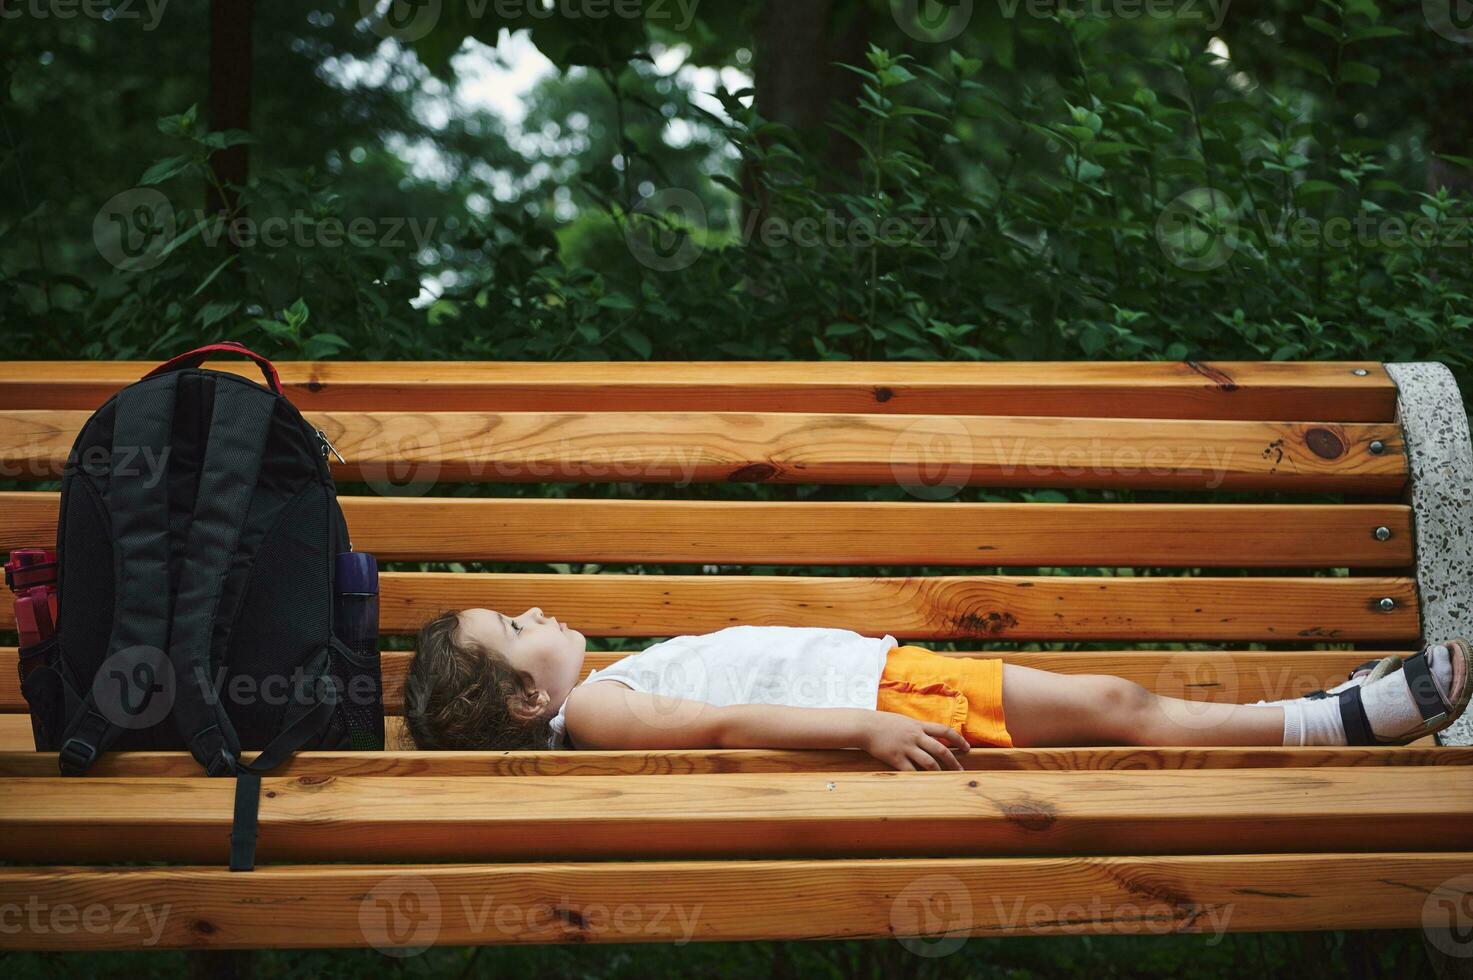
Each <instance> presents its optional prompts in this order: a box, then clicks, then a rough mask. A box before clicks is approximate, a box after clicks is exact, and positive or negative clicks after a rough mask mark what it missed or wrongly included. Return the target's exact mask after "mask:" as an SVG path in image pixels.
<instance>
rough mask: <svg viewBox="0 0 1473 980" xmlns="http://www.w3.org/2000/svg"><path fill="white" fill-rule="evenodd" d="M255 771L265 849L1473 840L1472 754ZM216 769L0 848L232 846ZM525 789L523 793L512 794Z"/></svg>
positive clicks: (1018, 847) (39, 801)
mask: <svg viewBox="0 0 1473 980" xmlns="http://www.w3.org/2000/svg"><path fill="white" fill-rule="evenodd" d="M404 785H405V784H404V783H403V782H402V781H401V780H398V779H396V778H393V777H377V776H343V777H328V778H318V777H295V778H293V777H274V776H267V777H264V778H263V779H262V784H261V801H260V837H259V841H258V846H257V854H258V860H260V861H261V862H263V863H272V862H299V861H318V862H321V861H350V862H351V861H357V862H363V861H375V860H380V859H382V858H383V857H384V855H386V854H392V855H393V856H394V858H395V859H396V860H400V861H518V860H537V861H549V860H585V859H590V860H591V859H602V858H609V857H619V856H628V855H633V854H637V855H639V856H640V857H641V858H644V859H658V858H743V857H747V858H755V857H785V858H799V857H921V856H927V855H931V856H935V855H945V856H948V857H966V856H989V855H1002V854H1035V855H1039V854H1073V855H1080V854H1137V853H1151V854H1173V853H1175V854H1190V853H1201V852H1203V851H1211V852H1213V853H1268V852H1292V851H1340V850H1344V851H1349V850H1353V849H1354V848H1356V847H1358V846H1364V845H1365V844H1366V842H1367V841H1375V842H1376V845H1377V846H1379V847H1383V848H1387V849H1394V850H1403V851H1438V850H1468V849H1470V848H1473V825H1470V824H1469V822H1468V821H1467V820H1466V819H1465V817H1466V815H1467V813H1468V812H1469V810H1470V808H1473V779H1470V778H1469V776H1468V773H1467V772H1466V771H1464V770H1463V769H1462V768H1461V767H1455V766H1436V767H1421V768H1410V767H1398V766H1384V767H1361V768H1317V769H1246V770H1238V771H1220V770H1139V771H1131V772H1096V771H1090V770H1071V771H1057V772H1006V771H999V772H991V773H988V774H987V775H986V776H985V777H980V776H979V775H978V774H975V773H970V772H954V771H941V772H897V771H876V772H850V773H832V772H827V773H825V772H819V773H739V774H718V775H708V774H688V775H685V776H683V777H681V778H680V779H668V778H663V777H660V776H586V777H583V778H580V779H567V778H562V777H557V776H552V777H544V776H500V777H475V776H462V777H455V778H442V777H434V776H425V777H421V778H418V779H416V780H414V782H413V784H412V785H413V792H412V793H406V792H404V791H403V787H404ZM234 795H235V786H234V782H233V781H231V780H221V779H156V778H151V777H129V778H109V777H96V778H93V777H89V778H87V779H63V778H43V777H31V778H24V779H11V780H7V781H6V782H5V783H4V784H3V786H0V860H5V861H32V862H82V863H87V862H99V861H110V862H112V861H166V862H171V863H180V862H184V863H212V862H217V861H218V862H222V863H224V862H225V861H226V859H227V857H228V850H229V831H230V825H231V818H232V814H233V810H234ZM509 801H515V805H508V804H509Z"/></svg>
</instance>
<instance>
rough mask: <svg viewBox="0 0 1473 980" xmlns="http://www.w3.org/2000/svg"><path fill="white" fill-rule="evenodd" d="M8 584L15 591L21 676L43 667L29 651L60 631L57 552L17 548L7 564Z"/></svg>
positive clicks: (6, 576)
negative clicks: (30, 656) (57, 614)
mask: <svg viewBox="0 0 1473 980" xmlns="http://www.w3.org/2000/svg"><path fill="white" fill-rule="evenodd" d="M5 584H6V585H7V586H9V587H10V591H11V592H13V593H15V629H16V632H18V633H19V634H20V653H21V657H20V677H21V680H22V681H24V680H25V679H26V676H27V675H28V674H29V673H30V672H31V671H32V670H34V669H35V668H37V667H39V666H41V664H40V662H39V660H38V659H37V658H29V659H28V658H27V656H26V650H27V649H28V648H34V647H35V646H37V645H38V644H39V643H41V641H43V640H48V639H50V638H51V636H52V634H54V633H55V632H56V598H57V591H56V552H54V551H47V550H46V549H45V548H17V549H16V550H14V551H12V552H11V553H10V560H9V561H8V562H6V563H5Z"/></svg>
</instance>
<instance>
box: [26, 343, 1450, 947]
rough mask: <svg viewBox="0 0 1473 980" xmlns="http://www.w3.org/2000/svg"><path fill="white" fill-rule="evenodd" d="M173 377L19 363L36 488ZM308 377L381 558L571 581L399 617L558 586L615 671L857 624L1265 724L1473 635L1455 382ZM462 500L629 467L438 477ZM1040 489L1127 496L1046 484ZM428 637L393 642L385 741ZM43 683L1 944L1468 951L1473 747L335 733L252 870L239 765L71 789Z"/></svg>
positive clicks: (493, 588)
mask: <svg viewBox="0 0 1473 980" xmlns="http://www.w3.org/2000/svg"><path fill="white" fill-rule="evenodd" d="M150 366H151V365H149V364H145V363H101V362H99V363H91V362H39V363H38V362H27V363H7V364H3V365H0V467H3V471H0V479H11V480H17V479H19V480H27V481H43V480H53V479H55V478H56V477H57V475H58V473H59V472H60V469H61V467H62V464H63V462H64V460H65V458H66V455H67V451H68V449H69V448H70V445H71V442H72V439H73V436H74V434H75V433H76V431H77V429H78V427H79V426H80V425H81V423H82V422H83V420H84V419H85V418H86V417H87V414H88V413H89V412H90V411H91V410H92V409H94V408H95V407H96V406H97V405H99V404H100V403H101V402H102V401H103V400H105V399H106V398H107V397H108V396H109V395H110V394H111V393H112V392H114V391H116V390H117V389H118V388H119V387H121V386H123V385H125V384H127V383H130V382H132V381H134V380H136V379H137V378H139V377H140V376H141V375H142V374H143V373H144V372H145V371H146V370H147V369H148V368H149V367H150ZM212 366H214V367H218V368H228V369H232V370H237V369H238V370H240V371H241V372H243V373H246V374H247V376H249V374H250V371H249V370H248V369H247V367H246V366H243V365H242V366H239V367H237V366H236V365H232V364H228V363H226V362H216V363H214V364H212ZM281 369H282V370H281V373H282V377H283V381H284V382H285V384H286V385H287V387H288V392H289V394H290V396H291V397H292V399H293V401H294V402H296V404H297V405H298V406H299V407H300V408H301V409H302V410H303V411H304V412H305V413H306V414H307V415H308V417H309V418H310V419H312V420H313V421H314V422H315V423H316V424H317V425H319V426H320V427H321V428H322V429H323V430H324V431H325V432H326V433H327V435H328V436H329V438H330V439H331V440H332V442H333V443H334V444H335V445H336V447H337V448H338V449H339V451H340V452H341V453H342V454H343V455H344V456H345V457H346V458H347V460H348V462H347V464H346V465H343V466H340V467H338V468H337V470H338V477H339V482H340V483H346V484H353V483H361V484H367V485H368V486H369V487H370V488H371V489H372V490H373V491H374V492H373V493H370V494H368V495H362V496H345V497H344V500H343V503H344V508H345V511H346V514H347V518H348V523H349V526H350V528H351V529H352V531H353V537H354V544H355V546H356V547H357V548H359V549H360V550H365V551H370V552H373V553H375V554H377V555H378V556H379V558H380V560H381V561H386V562H405V563H416V562H423V563H447V564H448V563H466V562H494V563H499V564H506V563H511V564H514V565H516V564H522V563H535V564H534V565H533V568H534V570H511V571H498V572H494V573H469V572H461V571H405V570H391V571H388V572H386V573H385V574H384V576H383V583H382V588H383V596H382V599H383V602H382V629H383V632H384V633H385V634H386V635H409V634H412V633H413V632H414V631H415V630H416V628H417V627H418V626H419V624H420V623H421V622H422V621H423V620H424V619H425V618H427V617H428V616H429V615H431V614H433V613H435V612H437V611H439V610H440V609H443V608H450V607H459V606H464V605H470V604H479V605H489V606H492V607H494V608H500V609H506V610H521V609H523V608H526V607H527V606H529V605H533V604H536V605H540V606H542V607H543V608H544V609H546V610H548V611H549V612H550V613H552V614H554V615H556V616H557V617H558V618H560V619H562V620H564V621H567V622H570V623H573V624H576V625H577V626H578V627H579V628H580V629H581V630H582V631H583V632H584V633H585V634H587V635H588V636H589V637H590V638H591V639H592V641H593V642H592V643H591V644H590V648H591V649H590V653H589V657H588V661H587V664H586V667H585V671H586V668H587V667H603V666H604V665H606V664H607V663H609V662H611V661H612V660H613V659H615V658H616V657H617V656H619V655H621V654H618V653H614V652H611V651H609V650H607V649H600V647H601V644H600V639H602V638H611V637H635V638H642V637H663V636H669V635H674V634H679V633H695V632H705V631H709V630H714V629H719V628H721V627H724V626H727V625H731V624H733V623H753V624H787V625H812V626H833V627H845V628H849V629H854V630H857V631H860V632H863V633H867V634H871V635H881V634H883V633H887V632H888V633H891V634H893V635H895V636H896V637H898V638H900V639H901V641H902V642H920V643H923V644H926V643H929V644H942V643H944V642H946V641H957V642H958V643H959V644H960V645H961V646H962V647H963V649H962V650H961V651H959V652H957V653H956V655H958V656H975V655H989V656H1000V657H1002V658H1004V659H1005V660H1007V661H1008V662H1011V663H1019V664H1028V665H1031V666H1037V667H1045V668H1049V669H1053V670H1058V671H1069V672H1111V673H1118V674H1122V675H1124V676H1126V677H1129V678H1132V679H1134V680H1137V681H1139V682H1141V683H1142V684H1145V685H1147V686H1148V687H1150V688H1152V689H1154V690H1158V691H1162V692H1164V693H1170V694H1174V695H1185V696H1188V697H1193V698H1199V699H1206V700H1229V701H1252V700H1256V699H1258V698H1263V697H1287V696H1292V695H1295V694H1298V693H1302V692H1304V691H1306V690H1309V689H1313V688H1317V687H1324V686H1327V685H1330V684H1333V683H1336V682H1338V681H1339V680H1341V679H1343V677H1344V675H1345V673H1346V672H1347V671H1348V670H1349V669H1350V668H1351V667H1353V666H1354V665H1356V664H1358V663H1360V662H1361V661H1363V660H1365V659H1367V658H1368V657H1370V656H1373V655H1374V654H1375V653H1380V652H1382V651H1391V652H1402V653H1406V652H1410V651H1413V650H1416V649H1417V648H1418V647H1419V645H1420V643H1421V642H1422V639H1423V637H1424V636H1430V637H1441V636H1444V635H1447V634H1449V633H1454V632H1468V631H1469V625H1468V624H1469V623H1470V622H1473V616H1470V613H1469V602H1470V599H1469V591H1468V589H1469V580H1468V574H1467V569H1468V568H1469V567H1470V565H1469V561H1470V560H1473V556H1470V554H1469V552H1470V549H1473V544H1470V533H1469V526H1470V511H1473V505H1470V496H1469V487H1470V486H1473V482H1470V480H1473V476H1470V469H1473V468H1470V467H1469V463H1468V453H1469V448H1468V434H1467V424H1466V419H1465V418H1464V416H1463V409H1462V404H1461V401H1460V399H1459V396H1458V394H1457V389H1456V385H1455V384H1454V383H1453V382H1452V379H1451V376H1450V375H1449V374H1448V373H1447V372H1446V370H1445V369H1443V368H1442V367H1441V366H1439V365H1387V366H1383V365H1380V364H1376V363H1216V364H1200V363H1129V364H960V363H937V364H919V363H897V364H875V363H863V364H862V363H846V362H824V363H771V364H769V363H606V364H589V363H559V364H530V363H500V362H498V363H453V364H451V363H446V364H442V363H384V364H380V363H301V364H283V365H281ZM464 482H481V483H498V484H520V483H538V484H552V485H562V484H588V483H594V484H607V483H609V482H615V483H618V484H619V486H618V487H617V488H615V489H616V497H615V499H601V498H591V497H587V496H585V497H584V498H581V499H569V498H564V497H560V496H543V495H541V494H540V493H539V488H537V487H532V488H528V492H529V493H530V494H532V495H531V496H526V497H520V496H508V495H503V496H492V497H485V496H449V495H444V493H446V492H453V491H454V490H455V488H454V487H447V486H446V485H447V484H458V483H464ZM754 483H767V484H773V485H784V488H783V489H781V490H780V491H779V492H778V493H777V494H776V496H777V497H778V498H780V499H777V500H757V499H753V498H752V495H751V493H750V492H747V488H746V487H744V486H741V485H743V484H754ZM718 484H737V485H738V486H736V487H729V488H725V490H723V488H721V487H719V486H717V485H718ZM846 484H854V485H865V484H868V485H879V486H881V487H884V488H887V489H886V490H885V492H884V493H883V494H882V496H884V497H885V498H886V499H878V500H859V499H851V498H859V497H861V496H863V494H862V492H860V491H852V490H847V489H845V488H843V487H842V486H838V487H836V486H833V485H846ZM432 485H433V487H434V490H435V491H438V492H439V493H432V492H430V491H431V487H432ZM636 485H644V486H636ZM800 485H830V486H828V487H823V488H819V489H818V492H816V493H813V492H809V490H807V489H805V488H802V487H800ZM963 485H965V486H986V487H989V488H997V489H998V491H999V492H998V493H995V494H993V495H992V496H993V497H994V498H996V499H995V500H987V501H984V502H960V501H959V500H958V499H957V497H959V496H966V497H967V498H968V500H969V501H970V499H971V498H972V497H973V496H974V494H972V493H970V492H968V493H966V494H962V493H959V492H958V491H957V488H958V487H960V486H963ZM1037 488H1095V489H1093V490H1091V491H1089V492H1088V493H1087V494H1080V495H1078V496H1084V497H1087V500H1086V501H1083V502H1057V495H1045V499H1043V500H1039V499H1037V495H1024V494H1021V493H1017V492H1014V491H1018V490H1022V489H1037ZM1158 491H1174V492H1176V493H1174V494H1163V493H1160V492H1158ZM1342 497H1343V500H1342V499H1341V498H1342ZM1165 499H1173V500H1176V501H1178V502H1171V503H1166V502H1161V501H1162V500H1165ZM1182 501H1185V502H1182ZM56 511H57V495H56V494H55V493H54V492H50V491H47V490H40V489H35V490H21V491H13V492H5V493H0V552H4V551H8V550H9V549H11V548H14V547H19V546H26V545H38V544H46V543H49V542H50V541H52V540H54V534H55V521H56ZM580 563H594V564H595V565H597V566H599V567H598V568H596V569H595V568H594V567H592V566H588V567H585V566H583V565H581V564H580ZM1460 563H1461V564H1460ZM552 565H556V566H558V567H557V568H556V569H555V570H553V571H547V570H546V569H547V568H548V567H549V566H552ZM609 565H612V566H615V567H616V568H621V567H622V566H626V565H627V566H639V567H636V568H633V569H631V570H618V571H615V570H609V569H606V568H605V567H604V566H609ZM666 566H679V568H678V570H677V571H674V572H672V571H669V570H667V568H666ZM744 566H768V567H765V568H759V569H758V571H759V572H760V574H746V569H745V568H744ZM805 566H829V567H838V568H846V569H848V574H845V575H830V574H825V575H807V574H795V573H801V572H803V571H804V570H805ZM391 567H393V566H391ZM401 567H402V566H401ZM594 571H597V574H587V573H589V572H594ZM11 616H12V613H11V609H10V604H9V603H8V602H5V603H0V629H12V628H13V622H12V621H11ZM1368 651H1371V652H1368ZM408 657H409V654H408V653H407V652H402V651H400V652H386V653H385V654H384V676H385V681H386V688H387V702H388V704H387V708H388V712H389V714H390V715H392V716H397V715H398V714H400V713H401V711H402V701H403V698H402V687H403V680H404V676H405V673H406V667H407V662H408ZM15 659H16V654H15V650H14V649H13V648H10V649H5V650H0V661H3V663H0V668H3V669H0V712H4V714H3V715H0V749H3V750H4V751H3V752H0V860H3V861H5V862H7V866H5V867H3V868H0V909H15V908H20V909H27V910H29V909H39V910H40V911H38V912H36V913H35V915H36V918H33V919H28V920H27V922H28V923H30V925H28V926H27V927H26V928H24V929H21V930H19V931H17V930H13V929H3V930H0V948H35V949H67V950H78V949H131V948H141V947H145V946H155V947H164V948H166V947H188V948H240V947H255V946H268V947H343V946H354V945H372V946H376V947H378V948H380V949H383V950H386V951H391V952H394V951H402V950H405V949H412V948H415V947H419V946H423V945H426V944H428V943H430V942H437V943H443V944H502V943H540V942H584V941H612V942H682V941H686V940H733V939H795V938H852V937H887V936H896V937H916V938H914V939H912V940H910V941H914V942H922V941H925V942H934V941H936V937H938V936H951V937H957V936H966V935H994V934H1014V933H1023V934H1040V933H1071V932H1123V933H1132V932H1133V933H1159V932H1165V931H1172V930H1180V931H1197V932H1217V931H1222V930H1246V931H1253V930H1284V929H1291V930H1301V929H1334V928H1346V929H1359V928H1388V927H1419V926H1420V927H1426V928H1429V929H1433V928H1435V927H1436V926H1438V925H1439V923H1440V921H1441V920H1440V919H1439V918H1438V917H1439V916H1440V915H1444V914H1445V911H1446V909H1445V907H1444V906H1446V908H1451V907H1452V903H1455V902H1456V901H1457V900H1460V899H1461V900H1463V901H1466V894H1465V893H1466V888H1467V884H1468V879H1467V878H1466V877H1463V878H1461V879H1459V876H1466V875H1467V873H1468V872H1469V871H1470V870H1473V821H1470V820H1469V819H1468V816H1467V815H1468V812H1469V811H1470V809H1473V769H1470V768H1469V766H1470V764H1473V748H1470V747H1467V746H1468V745H1469V743H1470V742H1473V739H1470V738H1469V734H1470V730H1469V728H1468V726H1467V724H1466V722H1465V723H1463V724H1461V725H1460V726H1458V727H1457V728H1455V729H1451V730H1449V733H1448V736H1449V737H1448V738H1447V739H1446V741H1447V742H1449V743H1457V744H1441V745H1438V744H1433V743H1432V741H1431V740H1427V742H1426V744H1418V745H1413V746H1408V747H1405V748H1344V749H1340V748H1307V749H1297V748H1295V749H1289V748H1265V749H1243V748H1153V749H1141V748H1132V747H1118V746H1097V747H1082V748H1070V749H1046V750H1028V749H1018V750H994V749H979V750H974V751H973V752H971V753H970V754H969V755H967V756H966V757H965V759H964V765H965V766H966V769H967V771H965V772H936V773H900V772H894V771H889V770H886V769H885V768H884V767H883V766H882V765H881V764H880V763H878V762H877V761H876V760H874V759H872V758H870V757H869V756H867V755H865V754H864V753H862V752H859V751H858V750H845V751H831V752H814V751H802V752H799V751H777V750H772V751H769V750H740V751H736V750H733V751H726V750H711V751H656V752H560V753H547V752H480V753H458V752H446V753H418V752H413V751H388V752H383V753H364V754H353V753H304V754H302V755H300V756H298V757H297V758H295V759H293V760H292V761H291V762H290V763H288V764H287V765H285V766H284V767H283V768H281V769H280V770H279V771H278V772H277V773H276V774H274V775H272V776H269V777H267V778H266V779H265V780H264V786H263V798H262V800H261V814H260V821H261V823H260V841H259V849H258V860H259V861H260V865H259V866H258V867H257V869H256V870H255V871H253V872H250V873H236V874H232V873H230V872H229V871H227V870H226V869H225V864H226V856H227V852H228V840H227V835H228V833H229V826H230V820H231V813H232V793H233V788H232V783H231V781H228V780H211V779H209V778H207V777H205V776H203V775H202V773H201V772H200V770H199V768H198V766H197V765H196V764H195V763H194V762H193V761H192V760H191V759H190V758H189V757H188V755H187V754H184V753H147V752H141V753H120V754H114V755H111V756H109V757H107V758H106V759H105V760H104V761H103V762H102V763H101V764H100V765H99V766H98V767H97V768H96V770H94V773H93V774H92V775H89V776H88V777H85V778H82V779H76V780H62V779H60V778H57V776H56V759H55V756H54V755H48V754H41V753H36V752H34V751H30V749H31V744H30V732H29V725H28V721H27V718H26V716H25V714H24V710H25V706H24V703H23V699H22V698H21V695H20V692H19V689H18V684H17V680H16V667H15ZM397 722H398V718H397V717H391V719H390V732H391V737H394V735H396V734H397V733H400V732H402V725H401V724H398V723H397ZM574 777H576V778H574ZM103 861H115V862H116V861H128V862H147V863H143V864H134V865H133V866H118V865H112V866H104V865H101V864H99V862H103ZM1459 880H1461V882H1462V886H1461V887H1462V888H1463V889H1464V892H1462V893H1459V892H1457V891H1456V890H1457V888H1458V887H1459V885H1458V884H1457V882H1458V881H1459ZM1449 883H1451V884H1449ZM1449 889H1452V890H1451V891H1450V890H1449ZM48 910H50V911H48ZM127 910H132V914H131V915H128V914H127ZM27 914H30V913H29V912H28V913H27ZM89 915H92V916H94V920H93V921H92V922H91V924H90V925H89V920H88V918H87V917H88V916H89ZM48 916H49V917H48ZM58 916H60V918H61V921H60V922H59V920H58ZM125 918H126V920H127V921H126V922H125V921H124V919H125ZM68 922H69V923H71V926H70V927H66V926H65V923H68ZM155 922H157V928H156V930H155V928H154V923H155ZM1429 935H1430V933H1429ZM927 937H929V938H927Z"/></svg>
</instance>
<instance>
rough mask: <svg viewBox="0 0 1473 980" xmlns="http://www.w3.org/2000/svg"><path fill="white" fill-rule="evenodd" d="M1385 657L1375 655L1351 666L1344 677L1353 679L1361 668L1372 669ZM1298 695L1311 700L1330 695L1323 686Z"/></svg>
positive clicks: (1349, 679)
mask: <svg viewBox="0 0 1473 980" xmlns="http://www.w3.org/2000/svg"><path fill="white" fill-rule="evenodd" d="M1385 659H1386V658H1385V657H1377V658H1376V659H1375V660H1367V661H1366V662H1365V663H1363V664H1361V665H1360V666H1359V667H1355V668H1353V669H1352V670H1351V671H1350V673H1348V674H1346V675H1345V679H1346V680H1348V681H1353V680H1355V675H1356V674H1359V673H1360V672H1361V671H1363V670H1374V669H1375V668H1376V666H1377V665H1378V664H1379V663H1381V661H1382V660H1385ZM1299 696H1300V697H1301V698H1308V699H1310V700H1312V701H1313V700H1319V699H1321V698H1328V697H1330V696H1331V695H1330V692H1329V691H1326V690H1325V689H1324V688H1320V689H1319V690H1316V691H1310V692H1309V693H1308V694H1301V695H1299Z"/></svg>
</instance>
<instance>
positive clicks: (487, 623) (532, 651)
mask: <svg viewBox="0 0 1473 980" xmlns="http://www.w3.org/2000/svg"><path fill="white" fill-rule="evenodd" d="M460 635H461V637H462V638H464V639H467V640H470V641H471V642H473V643H480V644H482V645H484V646H486V647H489V648H490V649H493V650H500V651H501V652H502V653H504V654H505V655H506V659H507V660H508V661H509V662H510V663H511V665H512V667H514V668H516V669H517V670H520V671H525V672H526V673H527V674H529V675H531V678H532V684H533V686H535V687H536V688H538V689H539V690H541V691H545V692H546V693H547V697H548V701H547V703H546V704H545V705H544V706H543V711H544V712H545V713H546V714H548V715H551V714H555V713H556V712H557V709H558V708H559V707H560V706H561V705H562V703H563V702H564V701H565V700H567V697H568V694H569V693H571V692H572V690H573V688H574V686H575V685H577V683H578V678H579V674H581V673H582V671H583V654H584V652H585V651H586V650H587V647H588V640H587V638H585V637H584V635H583V634H582V633H580V632H578V631H577V630H575V629H573V628H572V627H571V626H564V625H563V624H562V623H559V622H558V621H557V620H556V619H553V618H551V617H548V616H544V615H543V614H542V610H541V609H538V608H537V607H536V606H533V607H532V608H531V609H528V610H527V611H526V612H524V613H522V614H521V615H520V616H507V615H504V614H502V613H499V612H496V611H495V610H494V609H462V610H461V611H460Z"/></svg>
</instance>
